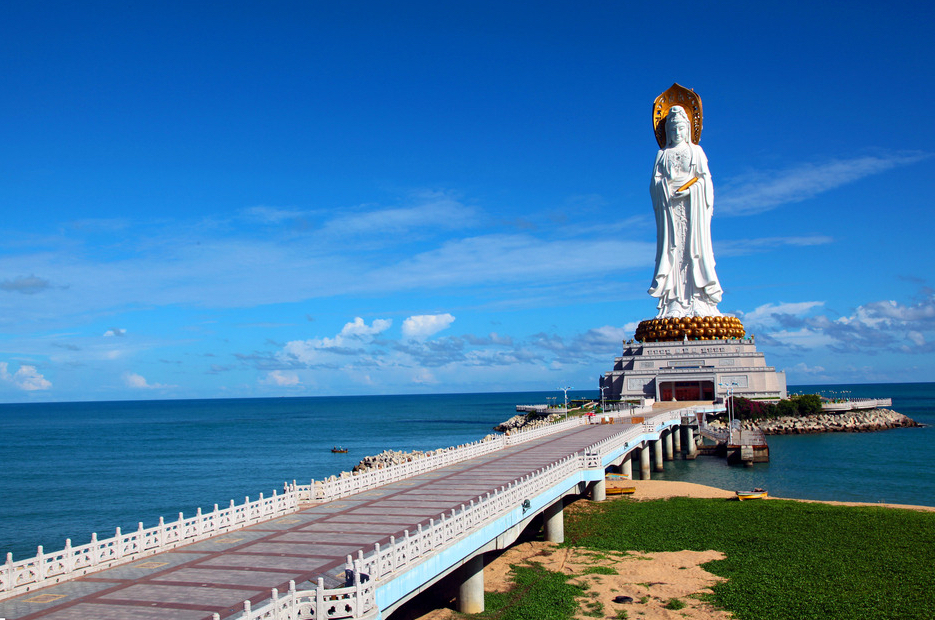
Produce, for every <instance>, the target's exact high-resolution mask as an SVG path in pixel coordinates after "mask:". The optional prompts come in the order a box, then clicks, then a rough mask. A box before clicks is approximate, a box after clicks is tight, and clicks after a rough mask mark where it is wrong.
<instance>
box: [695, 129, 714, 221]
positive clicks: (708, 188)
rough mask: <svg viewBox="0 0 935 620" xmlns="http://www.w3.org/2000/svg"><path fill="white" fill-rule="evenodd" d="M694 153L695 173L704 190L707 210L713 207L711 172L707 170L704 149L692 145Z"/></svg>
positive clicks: (706, 157) (706, 158)
mask: <svg viewBox="0 0 935 620" xmlns="http://www.w3.org/2000/svg"><path fill="white" fill-rule="evenodd" d="M694 147H695V149H696V152H695V155H696V162H697V173H698V177H699V178H700V182H701V184H702V188H703V190H704V201H705V206H706V207H707V208H709V209H711V208H713V207H714V183H712V181H711V171H710V170H709V169H708V156H707V155H705V152H704V149H702V148H701V147H700V146H698V145H697V144H696V145H694Z"/></svg>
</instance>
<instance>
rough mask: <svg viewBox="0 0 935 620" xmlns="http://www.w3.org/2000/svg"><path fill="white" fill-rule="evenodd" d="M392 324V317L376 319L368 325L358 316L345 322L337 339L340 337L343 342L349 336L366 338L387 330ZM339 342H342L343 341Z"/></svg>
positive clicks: (359, 338) (360, 338)
mask: <svg viewBox="0 0 935 620" xmlns="http://www.w3.org/2000/svg"><path fill="white" fill-rule="evenodd" d="M392 324H393V321H392V319H374V320H373V323H371V324H370V325H367V324H366V323H365V322H364V320H363V319H362V318H360V317H356V318H355V319H354V320H353V321H351V322H350V323H347V324H345V325H344V327H343V328H341V333H339V334H338V335H337V336H336V337H335V341H338V340H339V339H340V340H341V341H342V342H343V340H344V339H347V338H356V339H358V340H364V339H366V338H369V337H370V336H375V335H377V334H379V333H382V332H385V331H386V330H388V329H389V328H390V326H391V325H392ZM326 340H327V339H326ZM337 344H341V342H338V343H337Z"/></svg>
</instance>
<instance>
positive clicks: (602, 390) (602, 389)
mask: <svg viewBox="0 0 935 620" xmlns="http://www.w3.org/2000/svg"><path fill="white" fill-rule="evenodd" d="M606 389H607V386H606V385H602V386H601V413H607V408H606V407H604V390H606Z"/></svg>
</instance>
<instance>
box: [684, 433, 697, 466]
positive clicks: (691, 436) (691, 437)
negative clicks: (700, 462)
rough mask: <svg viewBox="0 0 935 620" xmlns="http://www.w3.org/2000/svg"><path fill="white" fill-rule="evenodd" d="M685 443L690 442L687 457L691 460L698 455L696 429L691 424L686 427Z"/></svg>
mask: <svg viewBox="0 0 935 620" xmlns="http://www.w3.org/2000/svg"><path fill="white" fill-rule="evenodd" d="M685 443H686V444H688V454H686V455H685V458H687V459H689V460H691V459H694V458H695V457H697V456H698V446H697V445H695V430H694V429H693V428H692V427H691V426H686V427H685Z"/></svg>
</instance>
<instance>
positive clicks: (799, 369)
mask: <svg viewBox="0 0 935 620" xmlns="http://www.w3.org/2000/svg"><path fill="white" fill-rule="evenodd" d="M787 371H789V372H795V373H802V374H805V375H819V374H822V373H824V372H825V369H824V367H822V366H809V365H808V364H806V363H805V362H799V363H798V364H796V365H795V366H792V367H791V368H788V369H787Z"/></svg>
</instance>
